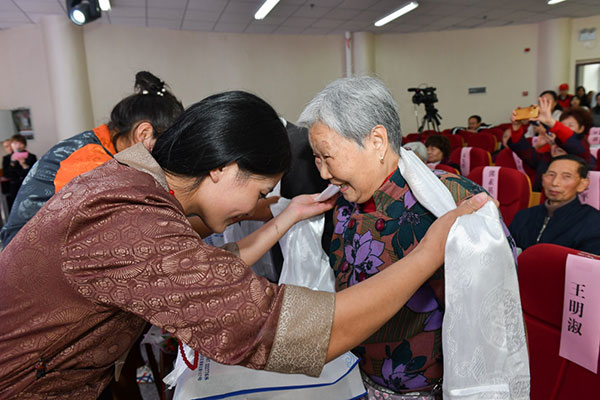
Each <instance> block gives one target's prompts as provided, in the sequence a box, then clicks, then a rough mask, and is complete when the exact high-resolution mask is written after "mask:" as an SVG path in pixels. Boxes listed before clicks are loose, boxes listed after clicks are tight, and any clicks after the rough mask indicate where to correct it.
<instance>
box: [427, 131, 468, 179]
mask: <svg viewBox="0 0 600 400" xmlns="http://www.w3.org/2000/svg"><path fill="white" fill-rule="evenodd" d="M425 146H426V147H427V165H429V166H430V167H432V168H435V166H436V165H438V164H444V165H448V166H450V167H452V168H454V169H456V170H457V171H460V166H459V165H458V164H456V163H453V162H452V161H450V140H449V139H448V138H447V137H445V136H443V135H431V136H429V137H428V138H427V140H425Z"/></svg>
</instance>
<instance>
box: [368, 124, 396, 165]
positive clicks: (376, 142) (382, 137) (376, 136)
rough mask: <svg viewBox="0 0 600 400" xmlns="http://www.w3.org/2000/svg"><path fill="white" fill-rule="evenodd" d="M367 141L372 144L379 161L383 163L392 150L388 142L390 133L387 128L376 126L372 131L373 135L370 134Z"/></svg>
mask: <svg viewBox="0 0 600 400" xmlns="http://www.w3.org/2000/svg"><path fill="white" fill-rule="evenodd" d="M367 141H369V143H370V144H371V146H372V148H373V150H374V151H375V154H376V156H377V158H378V159H379V161H381V162H382V163H383V159H384V158H385V156H386V154H387V152H388V151H389V150H391V149H390V143H389V140H388V133H387V129H385V126H383V125H375V126H374V127H373V129H371V133H370V134H369V137H368V138H367Z"/></svg>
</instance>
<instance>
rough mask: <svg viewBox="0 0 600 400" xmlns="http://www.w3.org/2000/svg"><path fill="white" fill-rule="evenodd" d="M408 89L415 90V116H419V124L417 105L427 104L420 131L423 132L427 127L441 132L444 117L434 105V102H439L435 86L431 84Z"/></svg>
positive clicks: (413, 100) (413, 99) (413, 98)
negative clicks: (441, 121)
mask: <svg viewBox="0 0 600 400" xmlns="http://www.w3.org/2000/svg"><path fill="white" fill-rule="evenodd" d="M408 91H409V92H415V94H414V95H413V97H412V102H413V104H414V105H415V117H416V118H417V125H418V124H419V117H418V114H417V105H419V104H424V105H425V115H424V116H423V121H422V122H421V125H420V126H419V133H421V132H423V130H424V129H425V128H427V130H431V131H436V132H439V131H440V120H441V119H442V117H441V116H440V114H439V113H438V110H437V109H436V108H435V107H434V105H433V103H437V101H438V98H437V95H436V94H435V88H434V87H431V86H429V87H426V88H409V89H408Z"/></svg>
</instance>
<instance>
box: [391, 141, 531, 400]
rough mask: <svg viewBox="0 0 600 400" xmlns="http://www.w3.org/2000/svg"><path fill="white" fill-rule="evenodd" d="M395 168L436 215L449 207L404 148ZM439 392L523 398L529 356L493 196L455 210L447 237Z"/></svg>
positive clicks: (444, 192)
mask: <svg viewBox="0 0 600 400" xmlns="http://www.w3.org/2000/svg"><path fill="white" fill-rule="evenodd" d="M398 167H399V168H400V172H401V173H402V176H403V177H404V179H405V180H406V182H407V183H408V185H409V186H410V189H411V192H412V193H413V195H414V196H415V198H416V199H417V200H418V201H419V202H420V203H421V204H422V205H423V206H424V207H425V208H427V209H428V210H429V211H431V212H432V213H433V214H434V215H435V216H436V217H440V216H441V215H443V214H445V213H446V212H448V211H450V210H452V209H454V208H456V204H455V203H454V200H453V198H452V195H451V194H450V192H449V191H448V189H447V188H446V186H444V184H443V183H442V182H441V181H440V180H439V178H438V177H437V176H435V174H434V173H433V172H432V171H431V170H430V169H429V168H428V167H427V166H426V165H425V164H424V163H423V162H421V161H420V160H419V159H418V158H417V156H416V155H414V154H413V153H412V152H411V151H407V150H405V149H401V153H400V161H399V162H398ZM444 269H445V297H446V308H445V313H444V322H443V324H442V347H443V352H444V383H443V389H444V399H452V400H453V399H461V400H462V399H468V400H472V399H473V400H474V399H486V400H487V399H529V380H530V377H529V359H528V354H527V346H526V338H525V330H524V327H523V315H522V310H521V300H520V296H519V286H518V283H517V274H516V270H515V264H514V259H513V256H512V252H511V249H510V246H509V244H508V241H507V240H506V236H505V234H504V230H503V228H502V225H501V223H500V219H499V212H498V209H497V208H496V206H495V205H494V204H493V203H492V202H488V203H486V204H485V205H484V206H483V207H482V208H481V209H479V210H478V211H477V212H475V213H473V214H470V215H464V216H462V217H460V218H459V219H458V220H457V221H456V222H455V223H454V225H453V226H452V228H451V230H450V233H449V235H448V239H447V241H446V256H445V266H444Z"/></svg>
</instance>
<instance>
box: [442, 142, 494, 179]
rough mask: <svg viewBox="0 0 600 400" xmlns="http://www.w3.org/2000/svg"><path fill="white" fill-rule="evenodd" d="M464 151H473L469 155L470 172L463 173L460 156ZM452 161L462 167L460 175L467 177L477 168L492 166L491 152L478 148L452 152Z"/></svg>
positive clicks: (459, 149)
mask: <svg viewBox="0 0 600 400" xmlns="http://www.w3.org/2000/svg"><path fill="white" fill-rule="evenodd" d="M463 149H471V150H470V154H469V156H470V157H469V171H463V169H464V167H463V166H462V165H461V162H460V158H461V157H460V154H461V152H462V151H463ZM450 161H451V162H453V163H455V164H457V165H460V166H461V168H460V173H461V174H463V175H465V176H467V175H468V174H469V172H471V170H473V169H474V168H477V167H487V166H488V165H492V156H491V155H490V153H489V152H487V151H485V150H483V149H480V148H478V147H461V148H458V149H455V150H452V152H451V153H450Z"/></svg>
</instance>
